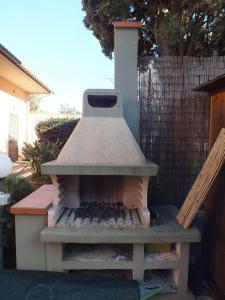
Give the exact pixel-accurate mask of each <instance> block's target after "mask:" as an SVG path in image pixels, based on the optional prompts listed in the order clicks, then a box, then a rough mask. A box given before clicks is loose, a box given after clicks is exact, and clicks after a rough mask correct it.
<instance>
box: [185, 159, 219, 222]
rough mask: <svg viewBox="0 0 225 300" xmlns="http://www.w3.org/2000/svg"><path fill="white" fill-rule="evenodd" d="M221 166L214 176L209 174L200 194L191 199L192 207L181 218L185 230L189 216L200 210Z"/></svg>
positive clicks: (189, 220)
mask: <svg viewBox="0 0 225 300" xmlns="http://www.w3.org/2000/svg"><path fill="white" fill-rule="evenodd" d="M224 160H225V157H224V159H223V161H224ZM221 166H222V164H220V165H219V166H218V167H217V168H216V169H215V170H214V171H215V173H214V174H211V176H210V177H208V178H207V185H205V186H203V187H202V192H201V193H200V194H199V195H197V196H195V198H194V199H193V200H194V201H192V206H190V208H189V210H188V211H187V213H186V215H185V216H184V218H183V221H182V224H183V226H184V227H185V228H187V227H188V226H189V225H190V223H191V221H192V219H193V218H190V216H192V215H195V214H196V212H197V211H198V209H199V208H200V206H201V204H202V202H203V201H204V199H205V197H206V196H207V194H208V191H209V188H210V187H211V186H212V184H213V182H214V180H215V178H216V176H217V174H218V173H219V170H220V169H221Z"/></svg>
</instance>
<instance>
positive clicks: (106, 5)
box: [82, 0, 225, 58]
mask: <svg viewBox="0 0 225 300" xmlns="http://www.w3.org/2000/svg"><path fill="white" fill-rule="evenodd" d="M82 4H83V10H84V11H85V13H86V15H85V17H84V24H85V26H86V27H87V28H88V29H90V30H91V31H92V32H93V34H94V36H95V37H96V38H97V39H98V40H99V42H100V44H101V47H102V51H103V53H104V54H105V55H106V56H108V57H110V58H111V57H112V52H113V48H114V45H113V22H114V21H121V20H122V21H141V22H142V23H143V25H144V26H143V28H142V29H141V33H140V40H139V51H140V53H139V55H140V56H145V55H160V56H163V55H172V56H174V55H177V56H184V55H190V56H211V55H224V53H225V43H224V39H225V0H133V1H131V0H130V1H128V0H123V1H120V0H83V1H82Z"/></svg>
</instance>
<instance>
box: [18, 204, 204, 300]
mask: <svg viewBox="0 0 225 300" xmlns="http://www.w3.org/2000/svg"><path fill="white" fill-rule="evenodd" d="M155 210H157V211H158V213H159V216H160V218H161V219H160V221H161V224H160V225H155V226H152V227H150V228H143V229H134V228H131V229H123V230H122V229H104V230H103V229H99V228H91V229H89V230H88V229H84V228H56V227H55V228H49V227H45V225H44V224H45V221H44V219H45V218H46V219H47V217H46V216H31V215H30V216H22V215H20V216H18V215H16V235H17V238H16V241H17V267H18V268H19V269H28V268H29V267H30V269H35V270H38V269H39V270H47V271H56V272H63V271H67V270H105V269H108V270H116V269H120V270H132V271H133V279H135V280H143V279H144V272H145V270H170V271H171V275H172V278H173V281H174V283H175V285H176V287H177V291H178V292H177V294H171V295H160V296H155V297H154V299H156V300H157V299H159V300H164V299H165V300H170V299H171V300H176V299H177V300H178V299H179V300H181V299H182V300H183V299H184V300H185V299H187V300H189V299H194V298H193V297H192V295H191V294H187V281H188V265H189V246H190V243H191V242H198V241H200V233H199V231H198V230H197V229H196V228H194V227H193V228H191V229H189V230H184V229H182V228H181V226H179V224H178V223H177V222H176V219H175V216H176V214H177V211H178V210H177V209H176V208H175V207H174V206H168V207H165V206H164V207H155ZM36 218H40V222H37V221H38V220H39V219H38V220H36ZM32 220H33V221H32ZM27 225H28V226H27ZM160 243H172V244H173V245H174V247H173V251H172V252H170V253H169V256H166V257H164V256H163V257H160V258H159V256H160V254H159V253H158V254H157V255H156V256H154V255H153V256H152V257H151V258H150V260H148V259H147V258H146V255H145V244H160ZM65 244H72V245H75V246H76V244H84V245H86V244H88V246H87V247H88V249H89V248H90V249H91V247H92V244H100V245H101V244H107V245H109V246H110V244H122V245H124V244H130V245H131V246H132V249H133V257H132V258H130V260H129V259H128V260H124V261H119V260H116V259H114V260H110V259H109V260H108V259H100V260H99V258H96V256H95V255H94V256H93V258H91V259H87V260H83V259H80V258H79V257H78V256H77V255H76V253H75V255H74V256H73V255H68V254H66V252H65ZM37 251H38V253H37ZM173 252H175V259H174V257H173V255H172V254H173ZM171 255H172V256H171ZM32 262H35V264H34V263H32Z"/></svg>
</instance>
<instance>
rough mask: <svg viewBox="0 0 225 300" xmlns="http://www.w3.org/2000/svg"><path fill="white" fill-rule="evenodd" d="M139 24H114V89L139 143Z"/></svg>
mask: <svg viewBox="0 0 225 300" xmlns="http://www.w3.org/2000/svg"><path fill="white" fill-rule="evenodd" d="M141 26H142V24H141V23H140V22H115V23H114V29H115V35H114V45H115V46H114V47H115V50H114V61H115V89H117V90H119V91H120V92H121V94H122V97H123V110H124V118H125V120H126V122H127V124H128V126H129V128H130V130H131V132H132V133H133V135H134V137H135V139H136V141H137V142H138V143H139V113H140V109H139V102H138V101H137V88H138V79H137V58H138V29H139V28H140V27H141Z"/></svg>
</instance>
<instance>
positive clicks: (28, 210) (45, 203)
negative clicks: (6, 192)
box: [10, 184, 54, 215]
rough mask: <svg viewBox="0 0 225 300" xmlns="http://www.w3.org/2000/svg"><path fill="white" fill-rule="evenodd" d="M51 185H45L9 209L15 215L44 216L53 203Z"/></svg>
mask: <svg viewBox="0 0 225 300" xmlns="http://www.w3.org/2000/svg"><path fill="white" fill-rule="evenodd" d="M53 195H54V193H53V185H51V184H45V185H42V186H41V187H40V188H38V189H37V190H36V191H34V192H33V193H31V194H30V195H28V196H27V197H25V198H24V199H22V200H21V201H19V202H18V203H16V204H15V205H13V206H12V207H11V208H10V212H11V213H12V214H15V215H46V214H47V212H48V208H49V206H50V205H51V203H52V201H53Z"/></svg>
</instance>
